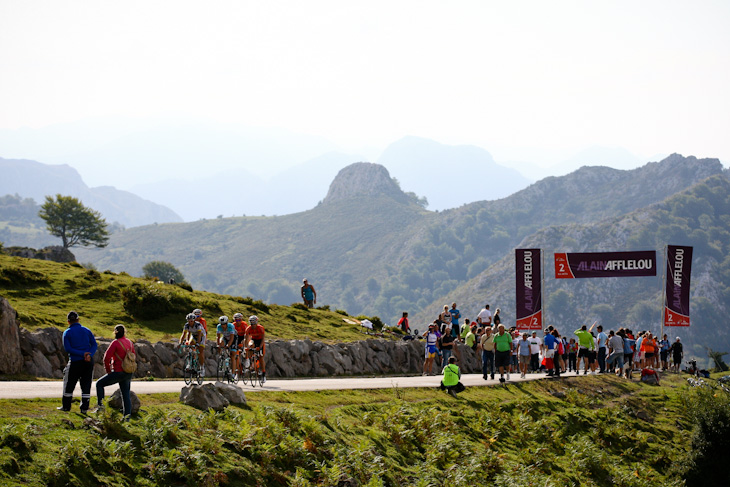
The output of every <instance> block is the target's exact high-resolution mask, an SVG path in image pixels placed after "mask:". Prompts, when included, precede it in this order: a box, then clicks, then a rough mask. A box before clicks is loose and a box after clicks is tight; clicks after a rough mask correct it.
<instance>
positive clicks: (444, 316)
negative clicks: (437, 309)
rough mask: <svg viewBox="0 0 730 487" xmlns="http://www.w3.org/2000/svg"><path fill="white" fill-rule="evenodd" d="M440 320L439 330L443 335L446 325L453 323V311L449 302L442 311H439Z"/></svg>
mask: <svg viewBox="0 0 730 487" xmlns="http://www.w3.org/2000/svg"><path fill="white" fill-rule="evenodd" d="M438 322H439V326H440V328H439V331H440V332H441V334H442V335H443V334H444V330H445V329H446V325H449V326H450V325H451V311H449V305H448V304H445V305H444V310H443V311H442V312H441V313H439V317H438Z"/></svg>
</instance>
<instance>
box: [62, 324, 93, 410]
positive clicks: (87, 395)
mask: <svg viewBox="0 0 730 487" xmlns="http://www.w3.org/2000/svg"><path fill="white" fill-rule="evenodd" d="M66 319H67V320H68V328H66V331H64V332H63V348H64V349H65V350H66V353H68V364H67V365H66V368H65V369H64V371H63V398H62V399H61V401H62V402H61V406H60V407H58V408H56V409H58V410H59V411H71V402H72V400H73V394H74V389H75V388H76V383H77V382H80V383H81V412H82V413H83V414H86V413H87V412H88V411H89V402H90V401H91V382H92V380H93V378H94V361H93V358H94V354H95V353H96V349H97V344H96V338H94V334H93V333H91V330H89V329H88V328H86V327H85V326H81V324H80V323H79V314H78V313H77V312H76V311H71V312H70V313H69V314H68V316H67V317H66Z"/></svg>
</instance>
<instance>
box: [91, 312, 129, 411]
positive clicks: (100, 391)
mask: <svg viewBox="0 0 730 487" xmlns="http://www.w3.org/2000/svg"><path fill="white" fill-rule="evenodd" d="M125 334H126V329H125V328H124V325H117V326H115V327H114V341H112V342H111V344H110V345H109V348H107V350H106V353H105V354H104V369H106V375H105V376H104V377H102V378H101V379H99V380H97V381H96V403H97V405H96V409H95V411H100V410H102V409H104V388H105V387H106V386H110V385H112V384H119V390H120V391H121V393H122V404H123V410H122V413H123V418H124V420H126V421H129V418H130V416H131V415H132V398H131V396H130V393H129V390H130V389H131V385H132V378H134V374H133V373H131V372H125V371H124V369H123V368H122V363H123V362H124V358H125V357H126V356H127V354H128V353H134V354H136V352H135V351H134V344H133V343H132V342H131V340H129V338H127V337H126V336H125Z"/></svg>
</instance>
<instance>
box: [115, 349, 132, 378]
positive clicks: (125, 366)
mask: <svg viewBox="0 0 730 487" xmlns="http://www.w3.org/2000/svg"><path fill="white" fill-rule="evenodd" d="M119 343H120V344H121V342H119ZM122 347H124V345H122ZM124 350H127V355H125V356H124V360H122V370H123V371H124V372H126V373H127V374H134V373H135V372H137V354H136V353H134V352H133V351H132V349H131V348H130V349H127V347H124ZM114 355H116V357H117V359H119V355H118V354H116V353H115V354H114Z"/></svg>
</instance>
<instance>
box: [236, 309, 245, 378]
mask: <svg viewBox="0 0 730 487" xmlns="http://www.w3.org/2000/svg"><path fill="white" fill-rule="evenodd" d="M233 327H234V328H235V329H236V337H235V340H236V347H238V349H239V350H242V349H244V348H246V330H248V323H246V322H245V321H243V315H242V314H241V313H235V314H234V315H233ZM240 357H241V354H240V353H236V355H235V357H234V359H233V362H234V364H233V370H235V371H236V372H238V371H239V370H240V367H241V364H240V363H239V362H240ZM247 360H248V359H247ZM245 367H248V364H245Z"/></svg>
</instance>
